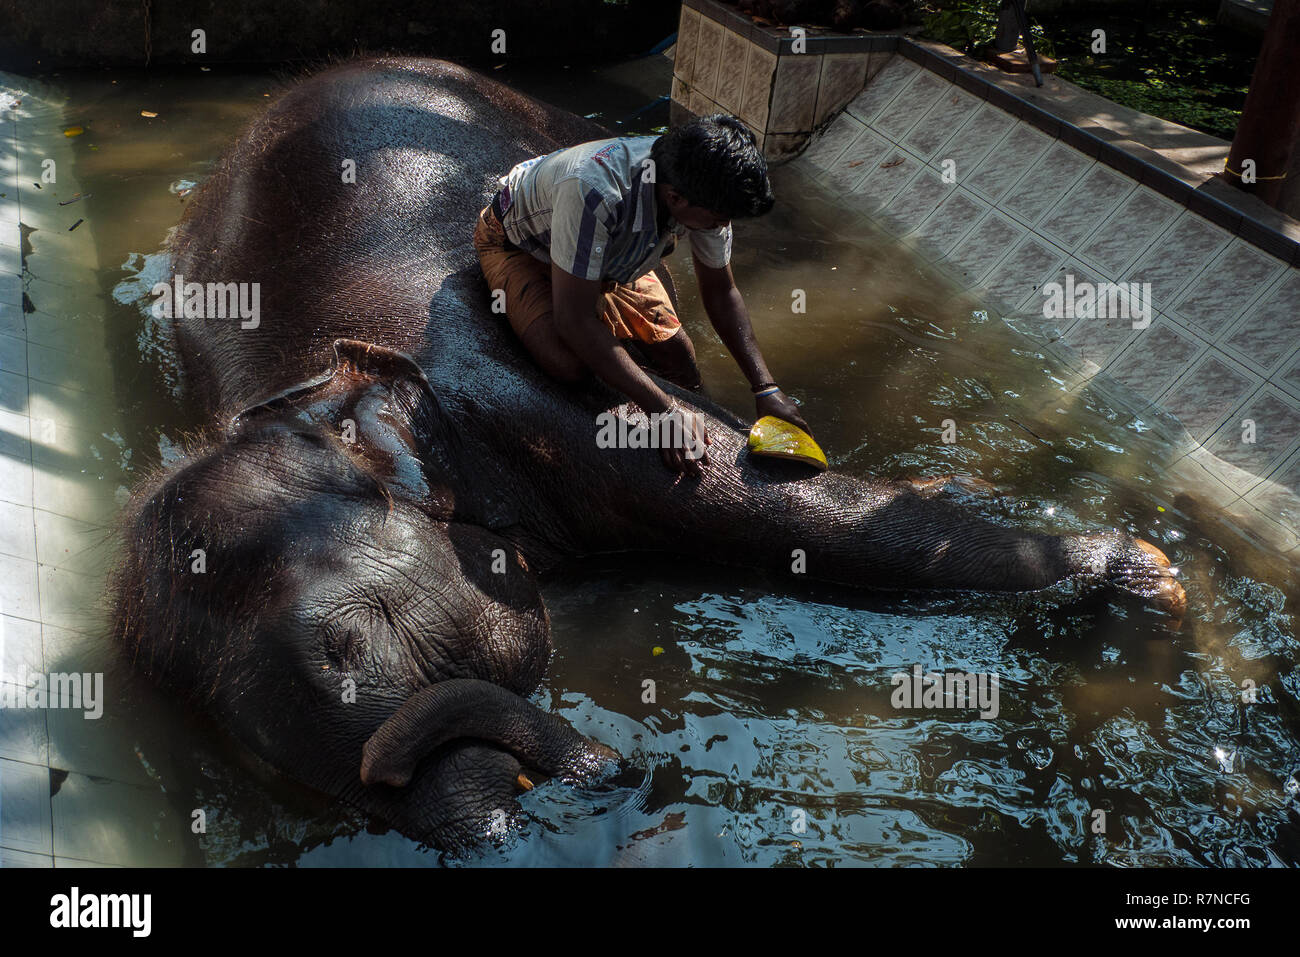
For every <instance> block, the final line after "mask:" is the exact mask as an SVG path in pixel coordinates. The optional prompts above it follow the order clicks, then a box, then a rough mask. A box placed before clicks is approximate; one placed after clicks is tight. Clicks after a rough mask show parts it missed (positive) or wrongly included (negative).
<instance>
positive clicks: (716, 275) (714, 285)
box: [695, 256, 811, 432]
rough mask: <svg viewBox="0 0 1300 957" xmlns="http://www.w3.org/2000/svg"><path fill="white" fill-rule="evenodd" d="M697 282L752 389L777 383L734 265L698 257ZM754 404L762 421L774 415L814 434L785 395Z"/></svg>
mask: <svg viewBox="0 0 1300 957" xmlns="http://www.w3.org/2000/svg"><path fill="white" fill-rule="evenodd" d="M695 278H696V279H697V280H698V281H699V284H700V301H701V302H703V303H704V311H705V312H706V313H707V314H708V316H709V322H711V323H712V324H713V328H714V329H715V330H717V333H718V335H719V336H721V337H722V342H723V345H725V346H726V347H727V351H728V352H730V353H731V355H732V357H733V358H734V359H735V360H736V364H737V365H739V366H740V371H741V372H743V373H744V374H745V378H746V379H748V380H749V384H750V386H752V387H758V386H760V385H762V384H764V383H768V382H774V381H775V380H774V379H773V378H772V373H771V372H770V371H768V368H767V363H766V362H765V361H764V360H763V353H762V352H760V351H759V348H758V339H757V337H756V336H755V335H754V327H753V326H752V325H751V324H750V321H749V312H748V311H747V310H746V309H745V300H744V299H743V298H741V295H740V290H739V289H737V288H736V281H735V279H734V278H733V277H732V275H731V266H730V264H728V265H726V266H723V267H721V268H714V267H712V266H706V265H705V264H704V263H702V262H700V257H699V256H696V257H695ZM754 402H755V407H756V408H757V410H758V417H759V418H762V417H763V416H765V415H774V416H776V417H777V418H778V419H785V420H786V421H787V422H793V423H794V424H795V425H797V426H799V428H801V429H803V430H804V431H805V432H809V431H811V430H809V428H808V423H807V422H805V421H804V418H803V416H802V415H800V414H799V407H798V406H797V405H795V404H794V400H793V399H791V398H790V397H789V396H788V395H786V394H785V393H784V392H780V391H777V392H774V393H772V394H770V395H765V396H762V397H760V398H756V399H755V400H754Z"/></svg>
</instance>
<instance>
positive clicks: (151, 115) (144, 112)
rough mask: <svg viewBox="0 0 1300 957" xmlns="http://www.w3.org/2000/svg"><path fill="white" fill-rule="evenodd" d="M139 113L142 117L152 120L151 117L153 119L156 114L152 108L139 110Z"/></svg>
mask: <svg viewBox="0 0 1300 957" xmlns="http://www.w3.org/2000/svg"><path fill="white" fill-rule="evenodd" d="M140 115H141V116H143V117H147V118H148V119H151V120H152V119H153V118H154V117H155V116H157V115H158V114H157V113H155V112H154V111H153V110H141V111H140Z"/></svg>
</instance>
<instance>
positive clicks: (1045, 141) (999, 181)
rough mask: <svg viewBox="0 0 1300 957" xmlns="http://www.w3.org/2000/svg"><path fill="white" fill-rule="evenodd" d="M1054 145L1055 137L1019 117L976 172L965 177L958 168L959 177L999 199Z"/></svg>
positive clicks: (982, 193) (987, 196)
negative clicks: (1019, 119)
mask: <svg viewBox="0 0 1300 957" xmlns="http://www.w3.org/2000/svg"><path fill="white" fill-rule="evenodd" d="M1051 145H1052V139H1051V138H1050V137H1048V136H1047V135H1046V134H1044V133H1040V132H1039V131H1038V130H1036V129H1034V128H1033V127H1032V126H1030V125H1029V124H1027V123H1021V122H1019V121H1017V122H1016V124H1015V125H1014V126H1012V128H1011V130H1010V131H1009V132H1008V133H1007V135H1006V136H1005V137H1003V138H1002V140H1001V141H999V142H998V143H997V144H996V145H994V147H993V149H992V151H991V152H990V153H989V154H988V156H986V157H985V158H984V160H983V161H982V162H981V163H980V164H979V166H977V167H976V168H975V171H974V172H973V173H971V174H969V175H968V176H966V177H965V178H963V177H962V174H961V171H960V170H958V174H957V175H958V181H959V182H962V183H963V184H964V185H965V186H966V188H967V189H970V190H973V191H974V192H976V193H978V194H979V195H980V196H981V197H982V198H983V199H986V200H988V201H989V202H992V203H996V202H997V201H998V200H1000V199H1001V198H1002V197H1003V196H1004V195H1006V192H1007V190H1009V189H1011V187H1012V186H1015V185H1016V184H1017V183H1019V182H1020V181H1021V180H1022V179H1023V178H1024V176H1025V175H1026V174H1027V173H1028V172H1029V169H1030V167H1032V166H1033V165H1034V164H1035V163H1036V162H1037V161H1038V158H1039V157H1040V156H1042V155H1043V154H1044V153H1045V152H1046V151H1047V148H1048V147H1049V146H1051Z"/></svg>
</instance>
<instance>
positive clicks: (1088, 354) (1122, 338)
mask: <svg viewBox="0 0 1300 957" xmlns="http://www.w3.org/2000/svg"><path fill="white" fill-rule="evenodd" d="M1062 324H1063V325H1064V322H1063V323H1062ZM1139 334H1140V330H1137V329H1134V328H1133V321H1132V320H1131V319H1124V318H1122V317H1111V316H1108V315H1107V316H1084V317H1082V318H1077V319H1075V320H1074V324H1073V325H1071V326H1070V327H1069V328H1067V329H1066V330H1065V336H1064V338H1065V341H1066V342H1067V343H1069V345H1070V346H1071V347H1072V348H1073V349H1074V350H1075V351H1076V352H1077V353H1079V355H1080V356H1082V357H1083V358H1085V359H1087V360H1088V361H1089V362H1091V363H1094V364H1095V365H1096V366H1097V367H1098V368H1099V369H1104V368H1105V367H1106V364H1107V363H1108V362H1110V361H1111V359H1112V358H1114V357H1115V356H1116V355H1118V354H1119V353H1120V351H1121V350H1122V349H1123V348H1124V347H1125V346H1126V345H1127V344H1128V343H1130V342H1132V341H1133V340H1134V339H1136V338H1137V337H1138V336H1139Z"/></svg>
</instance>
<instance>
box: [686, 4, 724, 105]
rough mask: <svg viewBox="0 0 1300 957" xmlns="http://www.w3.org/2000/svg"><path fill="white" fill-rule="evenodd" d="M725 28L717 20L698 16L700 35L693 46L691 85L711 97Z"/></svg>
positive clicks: (715, 84)
mask: <svg viewBox="0 0 1300 957" xmlns="http://www.w3.org/2000/svg"><path fill="white" fill-rule="evenodd" d="M724 32H726V31H725V28H724V27H723V26H722V24H721V23H719V22H718V21H717V20H710V19H709V18H708V17H701V18H700V37H699V40H698V41H697V42H696V47H695V70H694V72H693V73H692V75H691V86H692V87H694V88H695V89H696V90H698V91H699V92H701V93H703V94H704V95H705V96H707V97H708V98H709V99H713V92H714V89H715V87H716V86H717V82H718V61H719V59H720V58H721V56H722V34H723V33H724Z"/></svg>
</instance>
